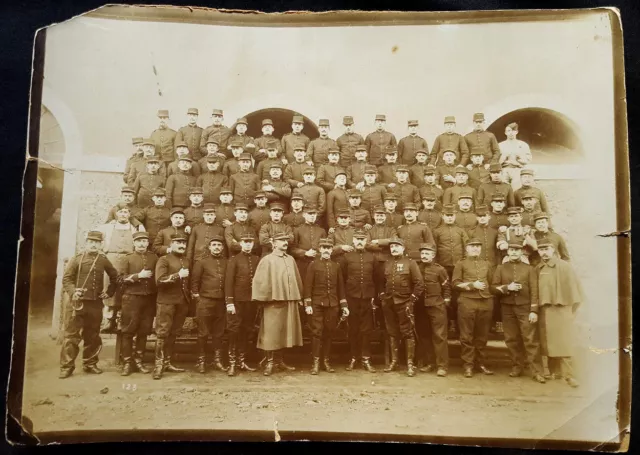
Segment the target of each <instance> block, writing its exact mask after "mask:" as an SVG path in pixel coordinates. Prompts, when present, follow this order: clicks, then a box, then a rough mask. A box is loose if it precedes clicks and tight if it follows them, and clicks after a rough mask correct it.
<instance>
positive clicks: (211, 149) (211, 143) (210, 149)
mask: <svg viewBox="0 0 640 455" xmlns="http://www.w3.org/2000/svg"><path fill="white" fill-rule="evenodd" d="M209 158H218V161H219V163H220V166H219V167H218V168H217V169H216V170H217V171H218V172H222V168H223V165H224V162H225V160H226V159H227V155H225V154H224V153H222V152H221V151H220V146H219V145H218V141H216V140H215V139H209V140H208V141H207V154H206V155H205V156H203V157H202V158H200V159H199V160H198V166H200V175H202V174H206V173H207V172H209V168H208V166H207V163H208V160H209ZM194 166H195V165H194Z"/></svg>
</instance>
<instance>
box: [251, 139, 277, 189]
mask: <svg viewBox="0 0 640 455" xmlns="http://www.w3.org/2000/svg"><path fill="white" fill-rule="evenodd" d="M278 146H280V143H279V142H278V141H277V140H275V139H271V140H270V141H269V142H267V143H266V145H265V147H266V148H265V149H264V150H265V152H264V157H263V158H262V159H261V160H260V161H259V162H258V161H257V160H256V163H257V166H256V175H257V176H258V177H259V178H260V180H267V179H268V178H269V170H270V169H271V165H272V164H278V165H280V166H282V158H280V157H279V156H278Z"/></svg>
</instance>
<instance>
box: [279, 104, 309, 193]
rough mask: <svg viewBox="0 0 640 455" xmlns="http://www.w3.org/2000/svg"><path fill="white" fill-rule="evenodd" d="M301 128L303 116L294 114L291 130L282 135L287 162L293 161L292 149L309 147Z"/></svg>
mask: <svg viewBox="0 0 640 455" xmlns="http://www.w3.org/2000/svg"><path fill="white" fill-rule="evenodd" d="M303 128H304V118H303V117H302V115H294V116H293V120H292V122H291V132H290V133H287V134H285V135H284V136H282V151H283V153H284V158H285V159H286V160H287V162H288V163H289V164H291V163H293V162H294V161H295V158H294V151H295V150H296V148H298V147H301V148H302V149H303V150H305V151H306V150H307V148H308V147H309V142H311V141H310V140H309V137H308V136H307V135H306V134H304V133H303V132H302V130H303ZM292 186H293V185H292Z"/></svg>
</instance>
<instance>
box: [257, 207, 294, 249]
mask: <svg viewBox="0 0 640 455" xmlns="http://www.w3.org/2000/svg"><path fill="white" fill-rule="evenodd" d="M270 208H271V211H270V213H269V215H270V216H271V221H269V222H268V223H265V224H263V225H262V227H261V228H260V232H259V234H258V237H259V240H260V246H261V247H262V257H265V256H266V255H267V254H269V253H271V252H272V251H273V239H274V238H275V237H276V236H279V234H285V235H287V238H288V241H289V242H291V241H293V230H292V229H291V227H290V226H288V225H286V224H284V222H283V221H282V217H283V216H284V205H282V204H280V203H279V202H275V203H273V204H271V207H270Z"/></svg>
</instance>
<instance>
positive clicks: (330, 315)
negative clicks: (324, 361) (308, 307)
mask: <svg viewBox="0 0 640 455" xmlns="http://www.w3.org/2000/svg"><path fill="white" fill-rule="evenodd" d="M312 308H313V313H312V314H311V336H312V337H313V341H314V342H313V344H312V350H313V351H315V352H313V356H314V357H320V348H321V346H322V347H324V348H325V352H327V351H326V350H328V349H329V347H330V346H331V340H332V338H333V333H334V332H335V330H336V327H338V315H339V313H340V307H339V306H333V307H331V306H322V305H315V304H312Z"/></svg>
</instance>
